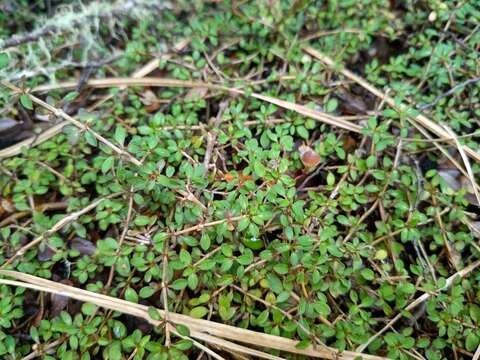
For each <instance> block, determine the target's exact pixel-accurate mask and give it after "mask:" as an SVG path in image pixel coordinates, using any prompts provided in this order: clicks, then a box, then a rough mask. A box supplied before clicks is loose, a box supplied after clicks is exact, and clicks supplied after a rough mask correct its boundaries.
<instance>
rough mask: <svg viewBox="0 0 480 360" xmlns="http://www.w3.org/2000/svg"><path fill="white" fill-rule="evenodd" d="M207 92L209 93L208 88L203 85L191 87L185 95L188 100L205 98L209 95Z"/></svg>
mask: <svg viewBox="0 0 480 360" xmlns="http://www.w3.org/2000/svg"><path fill="white" fill-rule="evenodd" d="M207 93H208V89H207V88H202V87H197V88H191V89H190V90H188V91H187V94H186V95H185V100H187V101H193V100H200V99H203V98H204V97H205V96H207Z"/></svg>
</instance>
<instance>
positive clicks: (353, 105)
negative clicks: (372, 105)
mask: <svg viewBox="0 0 480 360" xmlns="http://www.w3.org/2000/svg"><path fill="white" fill-rule="evenodd" d="M338 97H339V98H340V100H342V102H341V104H340V110H341V111H342V112H343V113H344V114H347V115H362V114H365V113H366V112H367V111H368V107H367V104H366V103H365V101H363V99H362V98H361V97H359V96H357V95H354V94H352V93H350V92H347V91H341V92H339V93H338Z"/></svg>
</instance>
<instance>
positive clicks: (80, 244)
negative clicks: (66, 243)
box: [70, 237, 97, 255]
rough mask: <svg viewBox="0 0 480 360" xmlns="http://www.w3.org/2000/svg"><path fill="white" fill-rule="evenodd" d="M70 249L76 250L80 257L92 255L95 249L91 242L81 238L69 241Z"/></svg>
mask: <svg viewBox="0 0 480 360" xmlns="http://www.w3.org/2000/svg"><path fill="white" fill-rule="evenodd" d="M70 248H71V249H73V250H77V251H78V252H79V253H80V254H81V255H93V254H94V253H95V251H96V250H97V247H96V246H95V244H94V243H92V242H91V241H88V240H87V239H83V238H81V237H75V238H73V239H72V241H70Z"/></svg>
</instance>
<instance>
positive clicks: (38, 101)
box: [1, 81, 142, 166]
mask: <svg viewBox="0 0 480 360" xmlns="http://www.w3.org/2000/svg"><path fill="white" fill-rule="evenodd" d="M1 84H2V85H3V86H5V87H7V88H9V89H10V90H13V91H15V92H17V93H21V92H22V90H21V89H19V88H18V87H16V86H14V85H13V84H11V83H9V82H8V81H2V82H1ZM26 95H27V96H28V97H29V98H30V99H31V100H32V101H33V102H34V103H36V104H38V105H40V106H42V107H43V108H45V109H47V110H48V111H50V112H51V113H52V114H54V115H55V116H58V117H61V118H63V119H65V120H67V121H68V122H70V123H72V124H73V125H75V126H76V127H78V128H79V129H82V130H84V131H88V132H89V133H91V134H92V135H93V136H94V137H95V138H96V139H97V140H98V141H100V142H101V143H103V144H105V145H106V146H108V147H109V148H110V149H112V150H113V151H114V152H116V153H117V154H118V155H120V156H124V157H125V158H127V159H128V160H129V161H130V162H131V163H133V164H135V165H137V166H141V165H142V163H141V162H140V161H139V160H137V159H136V158H135V157H134V156H133V155H132V154H130V153H129V152H128V151H126V150H124V149H120V148H119V147H118V146H116V145H114V144H113V143H111V142H110V141H109V140H107V139H106V138H104V137H103V136H102V135H100V134H98V133H96V132H95V131H93V130H92V129H91V128H90V127H89V126H88V125H86V124H84V123H82V122H80V121H78V120H77V119H74V118H73V117H71V116H70V115H68V114H67V113H66V112H65V111H63V110H62V109H58V108H56V107H54V106H52V105H50V104H48V103H46V102H45V101H43V100H41V99H39V98H37V97H36V96H34V95H32V94H29V93H27V94H26Z"/></svg>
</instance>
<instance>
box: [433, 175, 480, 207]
mask: <svg viewBox="0 0 480 360" xmlns="http://www.w3.org/2000/svg"><path fill="white" fill-rule="evenodd" d="M438 175H440V176H441V177H442V179H443V180H444V181H445V183H446V184H447V185H448V186H449V187H450V188H451V189H452V190H454V191H459V190H460V189H465V191H466V194H465V199H466V200H467V201H468V202H469V203H470V204H472V205H476V206H480V204H479V203H478V200H477V197H476V196H475V192H474V190H473V186H472V182H471V181H470V179H469V178H467V177H466V176H463V175H461V174H460V171H458V170H457V169H448V168H444V169H441V170H438Z"/></svg>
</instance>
